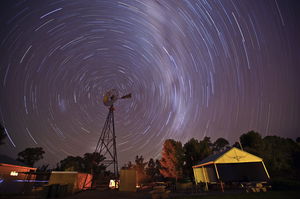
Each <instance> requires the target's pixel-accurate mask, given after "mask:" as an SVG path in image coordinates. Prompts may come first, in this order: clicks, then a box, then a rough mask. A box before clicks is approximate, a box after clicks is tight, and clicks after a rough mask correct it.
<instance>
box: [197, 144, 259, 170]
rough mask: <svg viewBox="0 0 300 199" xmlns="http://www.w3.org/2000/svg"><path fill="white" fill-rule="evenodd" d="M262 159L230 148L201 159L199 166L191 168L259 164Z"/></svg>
mask: <svg viewBox="0 0 300 199" xmlns="http://www.w3.org/2000/svg"><path fill="white" fill-rule="evenodd" d="M261 161H262V159H261V158H260V157H257V156H255V155H252V154H251V153H248V152H246V151H242V150H240V149H238V148H235V147H232V148H231V149H227V150H225V151H223V152H221V153H218V154H214V155H211V156H208V157H207V158H205V159H203V160H202V161H201V162H199V164H197V165H195V166H193V167H194V168H195V167H201V166H205V165H209V164H226V163H246V162H261Z"/></svg>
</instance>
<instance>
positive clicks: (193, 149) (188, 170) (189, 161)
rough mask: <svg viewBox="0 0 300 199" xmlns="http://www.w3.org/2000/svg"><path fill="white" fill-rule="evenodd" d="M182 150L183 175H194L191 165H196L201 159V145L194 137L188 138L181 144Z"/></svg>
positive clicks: (191, 176)
mask: <svg viewBox="0 0 300 199" xmlns="http://www.w3.org/2000/svg"><path fill="white" fill-rule="evenodd" d="M183 150H184V161H185V165H184V175H185V176H187V177H190V178H191V179H192V178H193V176H194V173H193V169H192V166H194V165H196V164H197V163H198V162H199V161H200V160H201V159H200V158H201V145H200V142H199V141H198V140H196V139H195V138H192V139H190V140H189V141H188V142H187V143H185V144H184V146H183Z"/></svg>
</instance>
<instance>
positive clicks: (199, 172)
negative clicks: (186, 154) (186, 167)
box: [193, 167, 205, 184]
mask: <svg viewBox="0 0 300 199" xmlns="http://www.w3.org/2000/svg"><path fill="white" fill-rule="evenodd" d="M193 171H194V176H195V182H196V184H199V183H201V182H205V177H204V175H203V168H202V167H200V168H193Z"/></svg>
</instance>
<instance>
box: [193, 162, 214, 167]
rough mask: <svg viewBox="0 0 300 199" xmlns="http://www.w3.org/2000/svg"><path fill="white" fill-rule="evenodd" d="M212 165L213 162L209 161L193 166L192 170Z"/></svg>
mask: <svg viewBox="0 0 300 199" xmlns="http://www.w3.org/2000/svg"><path fill="white" fill-rule="evenodd" d="M214 163H215V162H214V161H210V162H206V163H203V164H199V165H195V166H193V168H198V167H203V166H206V165H210V164H214Z"/></svg>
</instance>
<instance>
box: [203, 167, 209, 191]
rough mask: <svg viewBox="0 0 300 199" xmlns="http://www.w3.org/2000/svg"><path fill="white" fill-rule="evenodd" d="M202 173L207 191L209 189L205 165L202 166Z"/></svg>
mask: <svg viewBox="0 0 300 199" xmlns="http://www.w3.org/2000/svg"><path fill="white" fill-rule="evenodd" d="M202 173H203V175H204V179H205V188H206V191H208V185H207V178H206V175H205V172H204V167H203V166H202Z"/></svg>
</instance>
